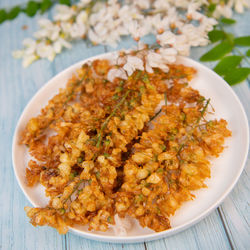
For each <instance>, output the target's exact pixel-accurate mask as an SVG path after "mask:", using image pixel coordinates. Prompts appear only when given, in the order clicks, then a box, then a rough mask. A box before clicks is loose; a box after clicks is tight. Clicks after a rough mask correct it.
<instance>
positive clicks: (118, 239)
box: [12, 51, 249, 243]
mask: <svg viewBox="0 0 250 250" xmlns="http://www.w3.org/2000/svg"><path fill="white" fill-rule="evenodd" d="M115 53H117V51H112V52H107V53H102V54H99V55H96V56H92V57H88V58H86V59H83V60H81V61H79V62H76V63H74V64H73V65H71V66H69V67H67V68H65V69H64V70H62V71H60V72H59V73H57V74H56V75H55V76H54V77H52V78H51V79H50V80H48V81H47V82H46V83H45V84H44V85H43V86H42V87H41V88H39V89H38V90H37V91H36V93H35V94H34V95H33V96H32V97H31V99H30V100H29V101H28V103H27V104H26V105H25V107H24V109H23V111H22V113H21V115H20V116H19V119H18V122H17V123H16V127H15V132H14V135H13V140H12V167H13V169H14V173H15V178H16V180H17V182H18V184H19V187H20V188H21V190H22V192H23V193H24V195H25V197H26V198H27V199H28V200H29V202H30V203H31V204H32V205H33V206H36V204H35V203H34V202H33V201H32V200H31V198H30V197H29V195H28V193H27V192H26V190H25V189H24V187H23V186H24V185H25V184H24V183H22V182H21V180H20V178H19V176H18V173H17V165H18V164H17V162H16V159H15V152H16V150H17V149H16V145H17V142H18V140H17V138H18V130H19V127H20V125H21V122H22V120H23V117H24V115H25V111H26V108H27V107H28V106H30V105H31V103H32V102H33V101H34V100H35V99H36V97H37V96H38V95H39V93H40V92H41V91H42V90H44V89H45V88H47V87H48V86H49V85H52V84H53V82H54V81H55V80H56V78H58V77H60V75H61V74H65V73H66V72H68V71H72V70H74V69H77V67H79V66H80V65H81V64H83V63H86V62H88V61H93V60H95V59H101V58H106V57H111V56H112V54H115ZM178 60H181V61H184V62H183V64H185V63H187V64H188V63H189V62H191V64H192V65H193V66H192V67H197V68H198V67H199V68H202V69H205V70H207V71H208V72H209V73H210V74H213V75H214V76H215V77H217V78H219V79H220V80H221V83H222V82H223V84H224V86H225V87H226V88H227V89H228V91H229V92H231V94H232V96H233V97H234V99H235V101H236V102H237V104H238V106H239V109H240V111H241V113H242V115H243V120H244V124H245V125H246V143H247V147H246V148H245V152H244V157H243V158H242V164H241V167H240V168H239V170H238V172H237V175H236V177H235V178H234V180H233V182H232V183H231V184H230V185H229V186H228V187H227V188H226V189H225V190H224V192H223V194H222V195H221V196H220V198H219V199H217V201H216V202H215V203H213V204H212V205H211V206H209V207H208V208H207V209H206V210H205V211H203V212H202V213H201V214H198V215H197V216H195V217H194V218H193V219H191V220H189V221H187V222H186V223H184V224H182V225H179V226H176V227H173V228H170V229H168V230H165V231H162V232H153V233H151V234H147V235H145V236H144V235H139V236H106V235H97V234H93V233H91V231H89V232H83V231H80V230H78V229H75V228H72V227H69V232H72V233H74V234H77V235H79V236H81V237H84V238H88V239H91V240H96V241H102V242H113V243H136V242H145V241H152V240H157V239H160V238H165V237H167V236H170V235H173V234H176V233H178V232H181V231H183V230H185V229H187V228H188V227H191V226H193V225H194V224H196V223H198V222H200V221H201V220H202V219H204V218H205V217H206V216H208V215H209V214H210V213H211V212H212V211H214V210H215V209H216V208H217V207H218V206H219V205H220V204H221V203H222V202H223V201H224V199H225V198H226V197H227V196H228V195H229V193H230V192H231V191H232V189H233V188H234V186H235V185H236V183H237V182H238V180H239V178H240V175H241V174H242V171H243V169H244V167H245V164H246V160H247V155H248V150H249V124H248V119H247V115H246V112H245V109H244V107H243V105H242V103H241V101H240V99H239V97H238V96H237V95H236V93H235V92H234V91H233V89H232V88H231V87H230V86H229V85H228V84H227V83H226V81H225V80H224V79H223V78H222V77H220V76H219V75H218V74H216V73H215V72H214V71H212V70H211V69H210V68H208V67H206V66H205V65H203V64H201V63H199V62H197V61H195V60H193V59H191V58H188V57H183V56H178Z"/></svg>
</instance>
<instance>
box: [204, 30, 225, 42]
mask: <svg viewBox="0 0 250 250" xmlns="http://www.w3.org/2000/svg"><path fill="white" fill-rule="evenodd" d="M208 38H209V40H210V41H211V42H212V43H215V42H217V41H220V40H222V39H224V38H225V33H224V32H223V31H222V30H212V31H210V32H209V33H208Z"/></svg>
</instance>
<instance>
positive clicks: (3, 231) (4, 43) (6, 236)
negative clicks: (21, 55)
mask: <svg viewBox="0 0 250 250" xmlns="http://www.w3.org/2000/svg"><path fill="white" fill-rule="evenodd" d="M7 2H8V1H7V0H6V1H5V2H3V1H1V6H4V5H5V6H7V5H9V4H10V3H9V2H8V3H7ZM12 3H13V4H14V1H12V2H11V4H12ZM35 19H37V17H36V18H35ZM23 24H27V25H28V26H29V31H27V32H24V31H22V29H21V27H22V25H23ZM35 26H36V23H35V22H34V19H29V18H27V17H25V16H24V15H23V14H22V15H20V17H18V19H16V20H14V21H12V22H6V23H4V24H2V25H0V33H1V34H2V39H1V47H0V55H1V56H0V57H1V60H0V105H1V112H0V135H1V136H0V137H1V144H0V157H1V175H0V182H1V185H2V192H0V221H1V224H0V248H1V249H20V250H22V249H44V250H45V249H64V245H65V240H64V237H63V236H60V235H58V233H57V232H56V231H55V230H54V229H48V228H45V227H44V228H37V229H35V228H34V227H33V226H32V225H31V224H29V223H28V218H27V217H26V215H25V212H24V206H27V205H30V204H29V202H28V201H27V199H26V198H25V196H24V195H23V193H22V191H21V189H20V188H19V186H18V184H17V181H16V180H15V177H14V173H13V170H12V162H11V144H12V135H13V133H14V129H15V126H16V122H17V120H18V117H19V116H20V113H21V111H22V109H23V108H24V106H25V104H26V103H27V102H28V100H29V99H30V98H31V97H32V96H33V94H34V93H35V92H36V90H37V89H38V88H39V87H40V86H42V85H43V84H44V82H45V81H47V80H48V79H49V78H50V77H51V76H52V72H51V70H48V68H47V69H46V67H44V65H43V62H38V63H37V64H34V65H32V67H31V68H29V69H27V70H24V69H23V68H22V66H21V62H20V61H17V60H14V59H13V58H12V56H11V51H13V50H15V49H17V48H19V47H20V46H21V41H22V40H23V39H24V38H25V37H26V36H27V33H30V32H31V31H32V30H35Z"/></svg>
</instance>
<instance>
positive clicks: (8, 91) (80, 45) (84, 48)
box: [0, 0, 250, 250]
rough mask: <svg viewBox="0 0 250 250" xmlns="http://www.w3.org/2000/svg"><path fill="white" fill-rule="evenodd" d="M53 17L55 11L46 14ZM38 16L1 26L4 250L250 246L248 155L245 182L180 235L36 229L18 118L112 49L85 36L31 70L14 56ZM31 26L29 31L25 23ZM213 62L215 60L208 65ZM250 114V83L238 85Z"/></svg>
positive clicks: (245, 20) (243, 21)
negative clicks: (99, 236) (18, 173)
mask: <svg viewBox="0 0 250 250" xmlns="http://www.w3.org/2000/svg"><path fill="white" fill-rule="evenodd" d="M22 2H24V1H22V0H11V1H10V0H1V2H0V8H2V7H7V6H13V5H15V4H19V3H22ZM45 16H49V17H50V16H51V13H47V14H45ZM38 18H39V16H36V17H35V18H28V17H26V16H25V15H23V14H21V15H20V16H19V17H18V18H17V19H15V20H14V21H12V22H5V23H4V24H1V25H0V37H1V40H0V138H1V143H0V183H1V191H0V249H4V250H5V249H17V250H22V249H25V250H26V249H28V250H33V249H46V250H49V249H86V250H88V249H91V250H92V249H99V250H106V249H131V250H132V249H136V250H137V249H138V250H141V249H142V250H144V249H148V250H151V249H152V250H153V249H250V229H249V224H248V223H249V219H250V206H249V200H250V199H249V190H250V182H249V177H248V176H249V170H250V160H248V162H247V164H246V166H245V169H244V171H243V173H242V175H241V177H240V180H239V182H238V183H237V185H236V186H235V188H234V189H233V191H232V192H231V194H230V195H229V196H228V197H227V198H226V199H225V201H224V202H223V204H222V205H221V206H220V207H219V208H218V209H216V210H215V211H214V212H213V213H212V214H210V215H209V216H208V217H207V218H205V219H204V220H202V221H201V222H200V223H198V224H196V225H195V226H193V227H191V228H189V229H187V230H185V231H183V232H181V233H179V234H176V235H174V236H171V237H168V238H165V239H162V240H157V241H153V242H148V243H138V244H111V243H110V244H109V243H101V242H95V241H91V240H86V239H84V238H81V237H78V236H76V235H74V234H72V233H68V234H67V235H63V236H61V235H59V234H58V233H57V232H56V231H55V230H54V229H51V228H48V227H41V228H34V227H33V226H32V225H31V224H29V223H28V219H27V217H26V215H25V212H24V210H23V208H24V206H26V205H30V204H29V202H28V201H27V199H26V198H25V196H24V194H23V193H22V191H21V189H20V188H19V186H18V184H17V181H16V179H15V176H14V172H13V169H12V160H11V143H12V137H13V133H14V129H15V126H16V123H17V121H18V118H19V116H20V114H21V112H22V110H23V109H24V107H25V106H26V104H27V102H28V101H29V100H30V98H31V97H32V96H33V95H34V94H35V93H36V92H37V90H38V89H39V88H40V87H42V86H43V85H44V84H45V83H46V82H47V81H48V80H49V79H50V78H51V77H53V76H54V75H56V74H57V73H59V72H60V71H62V70H63V69H65V68H67V67H68V66H70V65H72V64H73V63H75V62H77V61H80V60H82V59H84V58H87V57H90V56H93V55H97V54H100V53H104V52H105V51H110V50H111V48H109V47H106V46H96V47H93V46H88V45H86V44H85V42H83V41H79V42H77V43H76V44H75V46H74V47H73V48H72V50H69V51H65V52H63V53H62V54H61V55H59V56H57V57H56V59H55V61H54V62H53V63H50V62H48V61H46V60H41V61H38V62H36V63H34V64H33V65H31V66H30V67H29V68H28V69H23V68H22V66H21V61H18V60H14V59H13V58H12V57H11V52H12V51H13V50H15V49H18V48H20V46H21V42H22V40H23V39H24V38H25V37H30V36H31V35H32V33H33V32H34V31H35V30H36V29H37V24H36V20H37V19H38ZM235 18H236V19H237V20H238V22H237V24H236V25H234V27H233V28H232V32H233V33H234V34H237V35H250V24H249V23H250V11H248V12H246V13H245V14H244V15H243V16H239V15H236V16H235ZM23 25H27V26H28V29H27V30H22V26H23ZM132 44H133V41H132V40H131V39H126V40H124V41H122V42H121V43H120V45H119V48H129V47H130V46H131V45H132ZM206 50H207V48H196V49H194V50H193V51H192V54H191V57H192V58H194V59H197V60H198V58H199V57H200V56H201V55H202V53H204V52H205V51H206ZM207 65H208V66H209V67H212V66H213V64H207ZM233 89H234V91H235V92H236V94H237V95H238V96H239V98H240V100H241V101H242V103H243V105H244V107H245V110H246V112H247V114H248V119H249V118H250V105H249V101H250V92H249V82H244V83H242V84H240V85H237V86H235V87H233Z"/></svg>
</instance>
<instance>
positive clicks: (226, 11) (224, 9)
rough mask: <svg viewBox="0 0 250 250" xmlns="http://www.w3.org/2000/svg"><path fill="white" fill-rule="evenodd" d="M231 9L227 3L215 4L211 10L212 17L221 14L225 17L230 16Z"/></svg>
mask: <svg viewBox="0 0 250 250" xmlns="http://www.w3.org/2000/svg"><path fill="white" fill-rule="evenodd" d="M232 14H233V11H232V8H231V7H230V6H228V5H224V4H218V5H216V8H215V10H214V12H213V17H214V18H216V19H218V18H220V17H221V16H224V17H226V18H230V17H232Z"/></svg>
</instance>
